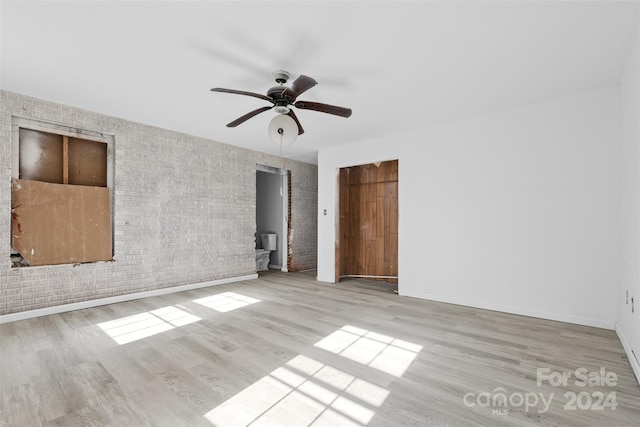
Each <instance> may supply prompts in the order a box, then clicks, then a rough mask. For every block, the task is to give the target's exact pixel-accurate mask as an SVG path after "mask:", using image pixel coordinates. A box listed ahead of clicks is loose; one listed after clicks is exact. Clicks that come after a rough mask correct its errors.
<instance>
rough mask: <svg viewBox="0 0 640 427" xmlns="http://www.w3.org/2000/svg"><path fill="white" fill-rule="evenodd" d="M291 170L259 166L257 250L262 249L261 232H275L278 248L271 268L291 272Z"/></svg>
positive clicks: (272, 253) (273, 253)
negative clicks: (289, 258)
mask: <svg viewBox="0 0 640 427" xmlns="http://www.w3.org/2000/svg"><path fill="white" fill-rule="evenodd" d="M289 174H290V172H289V171H288V170H283V169H279V168H273V167H270V166H263V165H257V168H256V249H263V246H262V239H261V235H262V234H276V236H277V237H276V250H274V251H273V252H271V254H270V255H269V269H272V270H280V271H284V272H286V271H289V270H288V268H289V266H288V256H287V254H288V235H289V227H290V226H289V220H288V219H289V195H290V194H291V190H290V182H291V180H290V179H289Z"/></svg>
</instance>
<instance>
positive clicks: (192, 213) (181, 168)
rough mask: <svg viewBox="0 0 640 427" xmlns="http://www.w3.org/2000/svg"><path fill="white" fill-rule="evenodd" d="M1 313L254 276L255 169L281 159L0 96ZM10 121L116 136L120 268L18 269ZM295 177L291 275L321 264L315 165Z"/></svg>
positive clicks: (294, 168)
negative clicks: (13, 245)
mask: <svg viewBox="0 0 640 427" xmlns="http://www.w3.org/2000/svg"><path fill="white" fill-rule="evenodd" d="M0 100H1V102H0V176H3V177H4V179H2V180H1V181H0V314H9V313H14V312H19V311H24V310H32V309H37V308H44V307H49V306H54V305H60V304H67V303H71V302H80V301H87V300H91V299H96V298H104V297H109V296H116V295H122V294H128V293H135V292H141V291H148V290H154V289H160V288H167V287H172V286H179V285H184V284H189V283H197V282H203V281H208V280H215V279H222V278H228V277H234V276H241V275H246V274H252V273H255V271H256V268H255V267H256V265H255V252H254V248H255V240H254V239H255V237H254V236H255V232H256V216H255V205H256V194H255V191H256V182H255V179H256V164H263V165H269V166H276V167H280V165H281V164H282V162H283V160H282V159H280V158H279V157H276V156H271V155H268V154H265V153H259V152H255V151H251V150H246V149H242V148H238V147H234V146H230V145H226V144H221V143H218V142H214V141H211V140H207V139H204V138H198V137H194V136H190V135H185V134H182V133H178V132H174V131H170V130H166V129H160V128H157V127H152V126H147V125H143V124H139V123H134V122H130V121H127V120H124V119H120V118H116V117H110V116H105V115H101V114H98V113H95V112H90V111H86V110H82V109H78V108H74V107H69V106H64V105H59V104H55V103H52V102H48V101H44V100H40V99H36V98H31V97H28V96H25V95H21V94H17V93H13V92H7V91H0ZM13 117H21V118H30V119H34V120H39V121H42V122H49V123H55V124H59V125H63V126H68V127H72V128H79V129H84V130H88V131H95V132H102V133H103V134H109V135H114V142H113V145H114V147H112V149H113V153H114V154H115V156H114V165H113V166H114V172H115V176H114V183H115V184H114V191H113V193H112V194H113V204H112V207H113V213H112V214H113V220H114V222H113V223H114V261H110V262H97V263H88V264H82V265H78V266H73V265H55V266H44V267H25V268H20V269H11V263H10V260H9V255H10V239H11V221H10V216H11V182H10V177H11V152H12V143H11V138H12V133H11V123H12V120H13ZM284 167H285V168H287V169H289V170H290V171H291V182H292V190H291V191H292V195H291V197H292V202H291V218H292V232H293V239H292V242H291V245H292V254H291V261H290V262H291V269H292V270H302V269H311V268H315V267H316V257H317V252H316V251H317V167H316V166H315V165H310V164H306V163H301V162H297V161H293V160H285V161H284Z"/></svg>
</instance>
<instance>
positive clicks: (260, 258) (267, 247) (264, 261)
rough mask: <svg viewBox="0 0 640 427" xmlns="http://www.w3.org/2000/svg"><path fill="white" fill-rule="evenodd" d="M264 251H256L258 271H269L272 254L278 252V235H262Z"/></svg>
mask: <svg viewBox="0 0 640 427" xmlns="http://www.w3.org/2000/svg"><path fill="white" fill-rule="evenodd" d="M260 238H261V240H262V249H256V271H265V270H268V269H269V258H270V256H271V252H273V251H275V250H276V241H277V239H278V235H277V234H275V233H265V234H261V235H260Z"/></svg>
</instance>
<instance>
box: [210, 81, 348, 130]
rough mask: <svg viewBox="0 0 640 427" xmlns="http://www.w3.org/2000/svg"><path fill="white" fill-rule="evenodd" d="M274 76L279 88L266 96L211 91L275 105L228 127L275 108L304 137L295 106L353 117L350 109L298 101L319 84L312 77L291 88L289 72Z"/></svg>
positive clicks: (240, 119)
mask: <svg viewBox="0 0 640 427" xmlns="http://www.w3.org/2000/svg"><path fill="white" fill-rule="evenodd" d="M273 76H274V77H275V79H276V83H278V86H274V87H272V88H271V89H269V90H268V91H267V94H266V95H262V94H259V93H255V92H246V91H243V90H235V89H225V88H222V87H214V88H213V89H211V91H213V92H223V93H235V94H238V95H246V96H253V97H255V98H260V99H264V100H265V101H269V102H270V103H272V104H273V105H272V106H270V107H260V108H258V109H255V110H253V111H251V112H249V113H247V114H245V115H244V116H241V117H238V118H237V119H235V120H234V121H232V122H230V123H228V124H227V127H230V128H233V127H236V126H238V125H240V124H242V123H244V122H246V121H247V120H249V119H250V118H252V117H253V116H256V115H258V114H260V113H263V112H265V111H267V110H271V109H272V108H273V109H274V110H275V111H276V112H277V113H279V114H283V115H288V116H289V117H291V118H292V119H293V120H294V121H295V122H296V124H297V125H298V135H302V134H303V133H304V129H303V128H302V125H301V124H300V121H299V120H298V117H296V114H295V113H294V112H293V110H292V109H291V108H289V107H290V106H294V107H296V108H300V109H302V110H314V111H319V112H321V113H327V114H333V115H335V116H340V117H349V116H351V109H350V108H344V107H336V106H335V105H328V104H321V103H319V102H310V101H296V99H297V98H298V96H299V95H301V94H303V93H304V92H306V91H307V90H309V89H311V88H312V87H314V86H315V85H317V84H318V82H316V81H315V80H314V79H312V78H311V77H308V76H304V75H300V77H298V78H297V79H295V80H294V81H293V83H292V84H291V85H290V86H285V83H287V81H288V80H289V76H290V75H289V73H288V72H287V71H284V70H277V71H274V72H273ZM294 129H295V128H294ZM294 135H295V134H294Z"/></svg>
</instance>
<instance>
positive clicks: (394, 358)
mask: <svg viewBox="0 0 640 427" xmlns="http://www.w3.org/2000/svg"><path fill="white" fill-rule="evenodd" d="M315 346H316V347H319V348H321V349H323V350H327V351H329V352H331V353H334V354H339V355H340V356H343V357H346V358H347V359H351V360H353V361H355V362H358V363H362V364H363V365H367V366H370V367H372V368H375V369H378V370H380V371H382V372H386V373H387V374H391V375H393V376H395V377H401V376H402V375H403V374H404V372H405V371H406V370H407V368H408V367H409V365H411V363H412V362H413V361H414V359H415V358H416V356H417V355H418V353H419V352H420V350H422V346H420V345H418V344H414V343H411V342H408V341H404V340H400V339H397V338H393V337H389V336H387V335H382V334H378V333H376V332H371V331H367V330H365V329H361V328H356V327H355V326H349V325H346V326H343V327H342V328H341V329H339V330H337V331H335V332H334V333H332V334H331V335H329V336H327V337H325V338H323V339H322V340H320V341H319V342H317V343H316V344H315Z"/></svg>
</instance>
